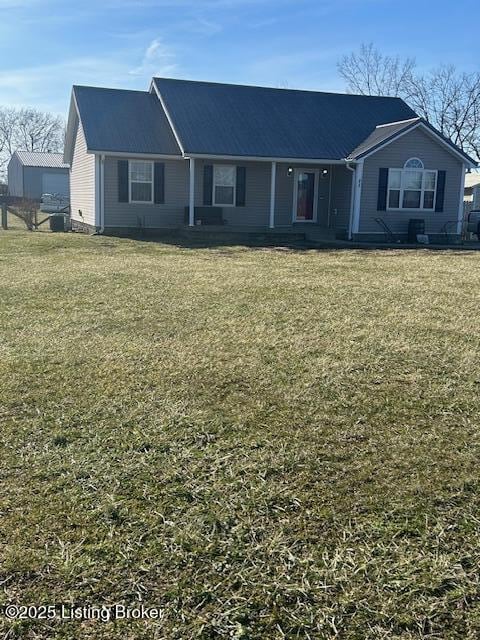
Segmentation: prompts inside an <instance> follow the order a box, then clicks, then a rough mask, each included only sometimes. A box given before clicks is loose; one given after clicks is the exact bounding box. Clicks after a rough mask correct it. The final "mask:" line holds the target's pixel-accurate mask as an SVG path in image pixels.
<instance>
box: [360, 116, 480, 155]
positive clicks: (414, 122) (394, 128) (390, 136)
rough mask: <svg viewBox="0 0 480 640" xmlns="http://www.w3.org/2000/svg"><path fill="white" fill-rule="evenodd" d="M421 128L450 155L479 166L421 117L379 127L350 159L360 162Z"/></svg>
mask: <svg viewBox="0 0 480 640" xmlns="http://www.w3.org/2000/svg"><path fill="white" fill-rule="evenodd" d="M419 127H420V128H421V129H422V130H424V131H425V132H426V133H427V134H429V135H430V136H431V137H433V138H434V139H435V140H436V142H438V143H439V144H441V145H443V146H445V147H446V148H447V149H448V150H449V151H450V153H452V154H454V155H455V156H457V157H458V158H459V159H460V160H463V161H464V162H465V163H466V164H468V165H469V166H472V167H476V166H477V163H476V162H475V160H474V159H473V158H471V157H470V156H469V155H468V154H466V153H465V152H464V151H462V150H461V149H460V148H459V147H457V145H455V144H454V143H453V142H452V141H451V140H450V139H449V138H446V137H445V136H444V135H442V134H441V133H440V131H437V129H435V127H433V126H432V125H431V124H430V123H429V122H427V121H426V120H424V119H423V118H419V117H417V118H413V119H411V120H406V121H403V122H391V123H388V124H386V125H380V126H377V127H376V128H375V129H374V130H373V131H372V133H371V134H370V135H369V136H368V137H367V138H366V139H365V140H364V141H363V142H362V143H361V144H360V145H359V146H358V147H357V148H356V149H354V150H353V151H352V153H351V154H350V155H349V158H348V159H350V160H360V159H362V158H366V157H368V156H370V155H372V154H374V153H375V152H376V151H379V150H380V149H382V148H383V147H385V146H387V145H389V144H390V143H392V142H394V141H395V140H397V138H399V137H400V136H402V135H404V134H406V133H408V132H409V131H413V130H414V129H417V128H419Z"/></svg>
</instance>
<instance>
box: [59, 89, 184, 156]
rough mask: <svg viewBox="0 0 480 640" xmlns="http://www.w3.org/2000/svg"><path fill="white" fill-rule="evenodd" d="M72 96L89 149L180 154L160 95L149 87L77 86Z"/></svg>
mask: <svg viewBox="0 0 480 640" xmlns="http://www.w3.org/2000/svg"><path fill="white" fill-rule="evenodd" d="M73 100H74V102H75V105H76V108H77V110H78V114H79V118H80V120H81V123H82V128H83V132H84V135H85V140H86V142H87V149H88V150H89V151H98V152H100V151H105V152H122V153H132V154H135V153H138V154H154V155H169V156H170V155H171V156H177V155H178V156H180V155H181V151H180V149H179V147H178V144H177V142H176V140H175V137H174V135H173V132H172V129H171V127H170V125H169V124H168V121H167V118H166V116H165V112H164V110H163V109H162V106H161V104H160V102H159V100H158V98H157V97H156V96H154V95H152V94H151V93H149V92H148V91H129V90H123V89H102V88H98V87H83V86H74V88H73ZM69 120H70V119H69ZM74 124H75V123H74V118H72V125H71V126H72V129H73V128H74ZM69 129H70V124H69Z"/></svg>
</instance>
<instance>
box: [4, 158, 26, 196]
mask: <svg viewBox="0 0 480 640" xmlns="http://www.w3.org/2000/svg"><path fill="white" fill-rule="evenodd" d="M7 173H8V194H9V195H11V196H16V197H22V196H23V165H22V163H21V162H20V160H19V158H18V156H17V154H16V153H14V154H13V155H12V157H11V158H10V162H9V163H8V169H7Z"/></svg>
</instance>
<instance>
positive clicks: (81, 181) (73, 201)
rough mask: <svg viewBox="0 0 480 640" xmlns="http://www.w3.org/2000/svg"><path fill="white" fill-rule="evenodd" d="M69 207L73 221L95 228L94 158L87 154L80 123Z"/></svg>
mask: <svg viewBox="0 0 480 640" xmlns="http://www.w3.org/2000/svg"><path fill="white" fill-rule="evenodd" d="M70 207H71V215H72V219H73V220H77V221H78V222H83V223H85V224H88V225H90V226H92V227H93V226H95V156H94V155H93V154H88V153H87V144H86V142H85V136H84V134H83V129H82V125H81V123H80V124H79V125H78V127H77V133H76V137H75V147H74V151H73V158H72V166H71V169H70ZM80 214H81V215H80Z"/></svg>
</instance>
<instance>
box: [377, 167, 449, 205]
mask: <svg viewBox="0 0 480 640" xmlns="http://www.w3.org/2000/svg"><path fill="white" fill-rule="evenodd" d="M436 190H437V171H430V170H427V169H425V168H424V164H423V162H422V161H421V160H420V159H419V158H410V159H409V160H407V161H406V162H405V164H404V165H403V169H390V170H389V172H388V200H387V208H388V209H427V210H429V211H433V210H434V209H435V194H436Z"/></svg>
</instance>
